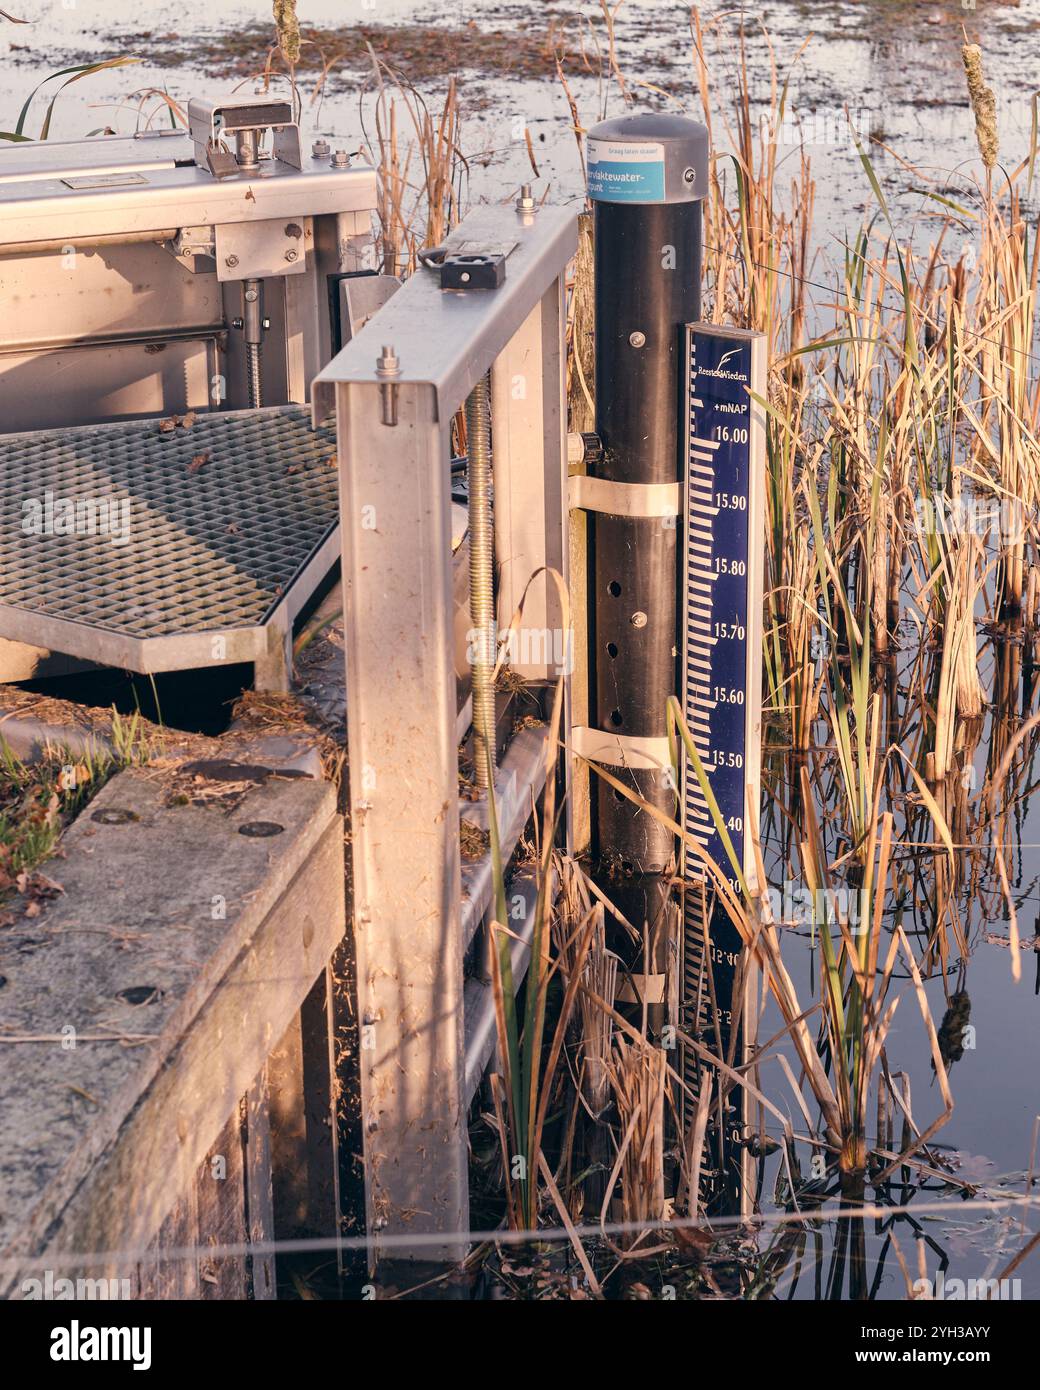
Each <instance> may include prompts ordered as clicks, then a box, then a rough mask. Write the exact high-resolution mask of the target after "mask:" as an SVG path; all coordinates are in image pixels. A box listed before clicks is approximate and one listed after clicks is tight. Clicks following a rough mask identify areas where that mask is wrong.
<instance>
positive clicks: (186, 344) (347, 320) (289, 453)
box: [0, 97, 396, 689]
mask: <svg viewBox="0 0 1040 1390" xmlns="http://www.w3.org/2000/svg"><path fill="white" fill-rule="evenodd" d="M188 121H189V128H188V129H187V130H163V131H144V132H140V133H138V134H137V135H135V136H132V137H123V136H105V137H98V138H90V139H84V140H79V141H71V142H67V143H58V142H54V141H47V142H39V143H37V142H25V143H19V144H10V145H4V147H3V149H2V151H0V300H2V303H3V308H4V313H3V319H2V323H0V480H2V482H0V680H8V681H11V680H25V679H32V678H37V677H40V676H47V675H57V674H63V673H64V672H66V671H68V670H71V669H76V668H77V667H80V668H82V667H83V666H84V665H90V664H102V665H107V666H113V667H120V668H123V669H125V670H129V671H133V672H137V673H142V674H146V673H149V672H158V671H168V670H179V669H191V668H196V667H201V666H209V665H218V664H223V663H226V662H232V661H240V662H251V663H253V664H254V666H255V671H256V682H257V684H258V685H260V686H265V687H267V688H272V689H284V688H286V686H287V672H288V656H289V648H290V643H291V633H292V624H293V621H294V619H295V618H296V617H297V615H298V614H299V613H300V611H301V609H302V608H303V607H304V606H305V604H306V603H307V602H308V600H309V599H310V597H311V596H312V594H313V593H314V592H315V590H316V589H317V588H318V586H319V585H320V584H321V582H322V581H323V579H324V578H325V576H326V575H327V574H328V573H329V571H330V570H331V569H332V567H333V565H334V564H335V562H336V560H337V559H338V557H339V541H338V535H337V521H338V507H337V493H338V486H337V471H336V468H335V466H334V465H335V436H334V432H333V431H332V430H330V429H324V430H314V429H312V428H311V419H310V412H309V408H308V403H309V399H310V383H311V381H312V379H313V378H314V377H315V376H316V375H317V373H318V372H319V371H320V370H321V368H322V367H323V366H324V365H325V364H326V363H327V362H328V361H329V360H330V359H331V358H332V357H333V356H334V355H335V353H336V352H337V351H339V349H340V348H341V347H342V346H343V344H344V343H345V342H347V341H349V339H350V338H351V337H352V336H353V335H354V333H356V332H357V330H358V329H359V328H360V326H361V325H362V323H363V322H364V320H365V319H366V318H367V316H368V314H369V313H371V312H372V311H373V310H374V309H375V308H376V307H378V305H379V303H381V302H382V300H383V299H385V297H386V296H387V294H388V293H389V292H391V291H392V289H393V288H394V287H396V281H394V280H393V279H392V277H382V276H376V275H375V274H374V273H373V272H372V271H371V270H367V269H366V265H367V263H368V262H369V261H370V259H371V255H372V249H373V248H372V209H373V208H374V207H375V203H376V182H375V174H374V171H373V170H372V169H371V168H370V167H368V166H367V165H364V164H358V165H357V166H356V167H355V166H354V165H353V164H352V161H351V159H350V157H349V155H348V154H347V153H346V152H345V151H342V150H340V151H333V150H331V149H330V147H329V146H328V144H327V142H324V141H321V140H318V141H315V142H314V144H313V145H312V147H311V150H310V152H309V153H308V154H306V155H305V154H304V153H303V150H302V147H301V139H300V131H299V128H298V127H297V125H296V123H295V121H294V119H293V113H292V107H291V104H290V103H289V102H287V101H281V100H278V99H273V98H270V97H261V98H255V97H245V98H238V97H234V98H231V99H229V100H227V101H223V102H213V103H211V102H204V101H197V100H193V101H191V102H190V103H189V107H188ZM327 465H332V466H327Z"/></svg>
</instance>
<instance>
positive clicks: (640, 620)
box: [628, 612, 647, 627]
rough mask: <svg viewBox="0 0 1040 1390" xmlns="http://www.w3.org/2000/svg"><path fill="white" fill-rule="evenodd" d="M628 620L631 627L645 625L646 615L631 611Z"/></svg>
mask: <svg viewBox="0 0 1040 1390" xmlns="http://www.w3.org/2000/svg"><path fill="white" fill-rule="evenodd" d="M628 621H629V622H630V623H631V624H632V626H633V627H646V624H647V616H646V614H645V613H643V612H637V613H633V614H632V616H631V618H629V620H628Z"/></svg>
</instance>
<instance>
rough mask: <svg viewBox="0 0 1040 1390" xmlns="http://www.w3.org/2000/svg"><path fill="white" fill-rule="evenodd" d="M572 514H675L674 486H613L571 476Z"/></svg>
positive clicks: (676, 489)
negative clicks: (580, 512)
mask: <svg viewBox="0 0 1040 1390" xmlns="http://www.w3.org/2000/svg"><path fill="white" fill-rule="evenodd" d="M568 488H569V495H570V505H571V510H572V511H583V512H606V513H607V515H608V516H636V517H654V516H671V517H676V516H678V515H679V512H680V509H681V505H682V504H681V500H680V496H679V491H680V488H679V484H678V483H615V482H611V481H610V479H609V478H591V477H589V475H588V474H587V473H573V474H572V475H571V477H570V480H569V484H568Z"/></svg>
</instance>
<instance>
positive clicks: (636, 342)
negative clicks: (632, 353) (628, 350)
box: [628, 328, 646, 348]
mask: <svg viewBox="0 0 1040 1390" xmlns="http://www.w3.org/2000/svg"><path fill="white" fill-rule="evenodd" d="M628 341H629V342H630V343H631V344H632V346H633V347H634V348H641V347H646V334H645V333H641V332H640V331H639V329H638V328H637V329H636V331H635V332H634V333H630V334H629V335H628Z"/></svg>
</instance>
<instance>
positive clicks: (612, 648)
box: [607, 642, 617, 661]
mask: <svg viewBox="0 0 1040 1390" xmlns="http://www.w3.org/2000/svg"><path fill="white" fill-rule="evenodd" d="M607 655H608V656H609V657H610V659H611V661H613V660H614V658H615V657H616V656H617V643H616V642H608V643H607Z"/></svg>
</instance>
